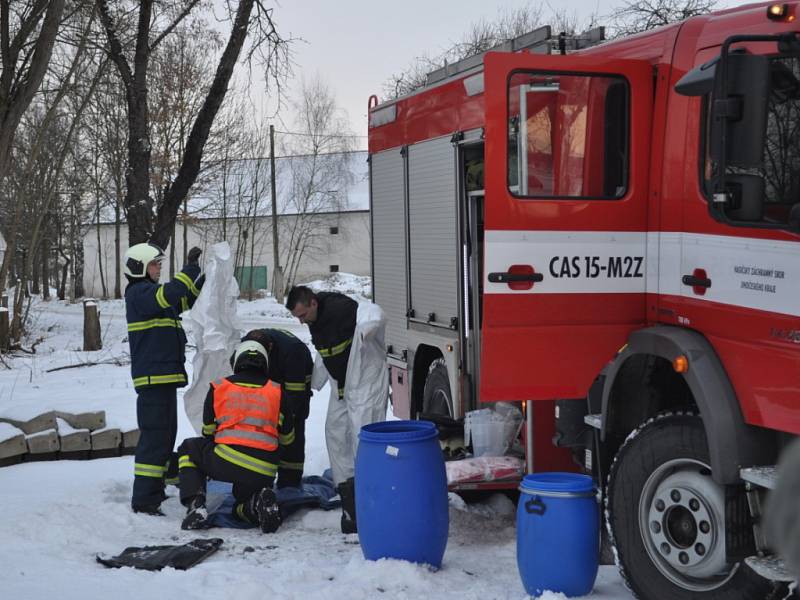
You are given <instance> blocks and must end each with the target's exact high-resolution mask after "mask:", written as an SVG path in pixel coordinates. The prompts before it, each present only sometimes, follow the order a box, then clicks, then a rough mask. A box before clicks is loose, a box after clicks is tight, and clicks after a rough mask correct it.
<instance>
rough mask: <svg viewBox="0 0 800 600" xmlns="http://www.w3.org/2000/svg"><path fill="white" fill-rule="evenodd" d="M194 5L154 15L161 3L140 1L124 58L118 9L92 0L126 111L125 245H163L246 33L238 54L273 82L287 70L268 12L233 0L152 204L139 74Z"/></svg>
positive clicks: (193, 0)
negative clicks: (171, 165)
mask: <svg viewBox="0 0 800 600" xmlns="http://www.w3.org/2000/svg"><path fill="white" fill-rule="evenodd" d="M198 4H199V0H188V2H187V3H186V4H185V5H180V6H174V7H173V8H174V10H173V11H172V12H170V11H166V12H165V13H163V14H158V13H157V12H156V9H157V8H158V7H160V6H162V5H161V4H156V3H155V2H154V0H140V2H139V3H138V19H137V26H136V35H135V44H134V46H135V48H134V49H133V53H132V55H130V52H126V48H125V46H124V44H123V40H122V39H121V38H120V36H119V33H118V29H117V22H118V20H119V19H120V17H119V16H118V15H119V14H120V13H122V12H123V11H124V8H125V7H124V6H120V7H118V8H117V10H116V11H113V10H112V8H111V7H110V6H109V2H108V1H107V0H96V6H97V10H98V13H99V15H100V19H101V21H102V23H103V26H104V29H105V31H106V36H107V38H108V50H109V54H110V56H111V59H112V60H113V61H114V64H115V65H116V67H117V70H118V71H119V74H120V77H121V79H122V81H123V84H124V86H125V93H126V102H127V108H128V171H127V175H126V183H127V190H126V195H125V206H126V210H127V217H128V226H129V238H130V243H132V244H135V243H138V242H142V241H145V240H147V239H153V240H154V241H155V242H156V243H158V244H160V245H162V246H165V245H166V244H167V242H168V241H169V239H170V237H171V235H172V231H173V227H174V223H175V218H176V215H177V213H178V209H179V207H180V205H181V202H183V200H184V198H185V197H186V194H187V193H188V191H189V188H190V187H191V186H192V184H194V182H195V180H196V178H197V174H198V172H199V170H200V161H201V158H202V156H203V150H204V147H205V143H206V140H207V139H208V136H209V132H210V130H211V126H212V124H213V122H214V119H215V117H216V116H217V113H218V112H219V109H220V106H221V105H222V102H223V100H224V99H225V94H226V92H227V89H228V84H229V82H230V79H231V76H232V74H233V68H234V66H235V65H236V63H237V61H238V59H239V56H240V54H241V52H242V48H243V47H244V44H245V40H246V37H247V35H248V33H253V38H252V41H251V45H250V48H249V50H248V51H247V52H246V56H247V58H248V59H250V58H252V57H253V56H254V54H256V53H259V55H260V56H261V58H262V59H264V66H265V69H266V72H267V75H268V77H269V78H271V79H272V80H273V81H276V82H280V80H281V79H282V77H283V76H285V74H286V73H287V71H288V69H289V56H288V52H289V50H288V43H289V42H288V40H286V39H284V38H283V37H281V36H280V34H279V33H278V30H277V28H276V25H275V23H274V21H273V18H272V13H273V11H272V9H268V8H266V7H265V6H264V5H263V4H262V3H261V1H260V0H240V1H239V2H238V5H237V7H236V11H235V15H234V16H233V23H232V25H231V32H230V36H229V37H228V41H227V43H226V45H225V48H224V50H223V52H222V55H221V57H220V60H219V63H218V64H217V68H216V72H215V75H214V78H213V81H212V83H211V85H210V87H209V89H208V92H207V94H206V96H205V99H204V101H203V105H202V107H201V108H200V110H199V111H198V113H197V116H196V118H195V120H194V122H193V124H192V127H191V131H190V132H189V135H188V138H187V139H186V143H185V145H184V153H183V157H182V159H181V162H180V166H179V167H178V170H177V174H176V176H175V179H174V180H172V181H170V182H169V183H168V184H167V186H166V189H165V190H164V195H163V200H162V202H161V204H160V205H158V206H154V202H153V198H152V196H151V195H150V193H149V192H150V190H149V186H150V176H151V166H152V165H151V151H152V145H151V141H150V107H149V102H148V81H147V74H148V72H149V67H150V59H151V56H152V53H153V51H154V49H155V48H157V47H158V45H159V44H160V43H161V42H162V41H163V40H164V39H165V38H166V37H167V36H168V35H169V34H170V33H171V32H172V31H173V30H174V29H175V28H176V27H177V26H178V25H179V24H180V22H181V21H182V20H183V19H185V18H186V17H187V16H188V15H189V14H190V13H192V11H193V10H194V9H195V8H196V7H197V5H198ZM154 208H155V209H156V211H155V223H154V222H153V216H154Z"/></svg>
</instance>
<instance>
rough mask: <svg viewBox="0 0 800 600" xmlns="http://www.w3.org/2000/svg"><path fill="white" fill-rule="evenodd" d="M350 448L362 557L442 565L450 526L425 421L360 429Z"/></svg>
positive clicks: (443, 478) (434, 435)
mask: <svg viewBox="0 0 800 600" xmlns="http://www.w3.org/2000/svg"><path fill="white" fill-rule="evenodd" d="M358 438H359V440H360V441H359V444H358V452H357V453H356V465H355V479H356V481H355V483H356V519H357V521H358V538H359V541H360V542H361V550H362V551H363V552H364V558H366V559H367V560H378V559H380V558H398V559H401V560H407V561H410V562H415V563H425V564H428V565H432V566H434V567H436V568H438V567H440V566H441V564H442V557H443V556H444V549H445V547H446V546H447V534H448V529H449V526H450V520H449V514H448V502H447V474H446V472H445V468H444V458H443V457H442V450H441V448H440V447H439V440H438V431H437V430H436V426H435V425H434V424H433V423H431V422H429V421H384V422H380V423H372V424H370V425H365V426H364V427H362V428H361V432H360V433H359V436H358Z"/></svg>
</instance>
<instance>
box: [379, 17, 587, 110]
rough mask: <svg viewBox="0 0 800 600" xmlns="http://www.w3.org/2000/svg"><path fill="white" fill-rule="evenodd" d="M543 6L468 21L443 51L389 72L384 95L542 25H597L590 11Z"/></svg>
mask: <svg viewBox="0 0 800 600" xmlns="http://www.w3.org/2000/svg"><path fill="white" fill-rule="evenodd" d="M547 6H548V8H549V14H545V11H544V9H543V7H542V5H541V4H540V5H537V6H533V5H532V4H531V5H528V6H522V7H519V8H516V9H501V10H499V11H498V13H497V17H496V18H495V19H494V20H492V21H487V20H485V19H482V20H480V21H476V22H475V23H472V24H471V25H470V26H469V28H468V29H467V31H466V32H465V33H464V35H463V36H462V37H461V39H460V40H459V41H457V42H455V43H453V44H451V45H450V46H449V47H448V48H447V49H446V50H444V51H443V52H440V53H439V54H433V55H431V54H430V53H424V54H422V55H421V56H419V57H417V58H415V59H414V60H413V61H412V62H411V64H410V65H409V66H408V67H407V68H406V69H405V70H404V71H402V72H400V73H399V74H395V75H392V76H391V77H390V78H389V79H388V80H387V81H386V82H385V83H384V85H383V91H384V94H385V95H386V96H387V97H388V98H397V97H399V96H404V95H406V94H410V93H411V92H413V91H414V90H416V89H419V88H420V87H422V86H424V85H425V83H426V81H427V76H428V73H430V72H431V71H434V70H436V69H439V68H441V67H443V66H445V65H447V64H450V63H453V62H457V61H459V60H461V59H463V58H466V57H468V56H474V55H476V54H481V53H483V52H486V51H488V50H490V49H491V48H493V47H495V46H497V45H498V44H502V43H504V42H506V41H508V40H511V39H514V38H516V37H519V36H520V35H523V34H525V33H528V32H531V31H533V30H534V29H537V28H539V27H542V26H544V25H550V26H551V27H553V29H554V30H555V31H558V32H564V33H566V34H568V35H574V34H576V33H577V32H579V31H582V30H586V29H589V28H591V27H595V26H596V25H597V21H598V17H597V15H595V14H593V13H592V14H589V15H587V16H585V17H583V18H581V17H579V16H577V14H570V13H568V12H567V11H566V10H564V9H554V8H552V7H550V5H549V4H548V5H547Z"/></svg>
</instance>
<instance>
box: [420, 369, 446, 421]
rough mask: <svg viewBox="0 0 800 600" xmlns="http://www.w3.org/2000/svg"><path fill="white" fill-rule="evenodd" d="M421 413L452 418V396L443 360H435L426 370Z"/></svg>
mask: <svg viewBox="0 0 800 600" xmlns="http://www.w3.org/2000/svg"><path fill="white" fill-rule="evenodd" d="M422 413H423V414H426V415H441V416H445V417H452V416H453V396H452V394H451V393H450V378H449V377H448V376H447V365H446V364H445V362H444V359H443V358H437V359H436V360H434V361H433V362H432V363H431V366H430V367H429V368H428V376H427V377H426V378H425V388H424V389H423V391H422Z"/></svg>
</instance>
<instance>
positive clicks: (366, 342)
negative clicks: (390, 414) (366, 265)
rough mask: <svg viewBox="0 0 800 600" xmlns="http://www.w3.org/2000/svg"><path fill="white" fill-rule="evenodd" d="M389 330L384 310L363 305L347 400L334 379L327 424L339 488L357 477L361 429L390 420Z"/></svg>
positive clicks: (352, 351)
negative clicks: (354, 474) (388, 403)
mask: <svg viewBox="0 0 800 600" xmlns="http://www.w3.org/2000/svg"><path fill="white" fill-rule="evenodd" d="M385 330H386V316H385V315H384V313H383V310H381V307H380V306H378V305H377V304H373V303H372V302H360V303H359V304H358V312H357V313H356V329H355V333H354V335H353V344H352V346H351V347H350V358H349V359H348V361H347V375H346V381H345V387H344V400H339V398H338V392H337V390H338V385H337V383H336V381H334V380H333V379H332V378H331V396H330V401H329V403H328V415H327V419H326V421H325V440H326V443H327V446H328V456H329V458H330V460H331V471H332V473H333V481H334V483H335V484H339V483H341V482H342V481H344V480H346V479H348V478H350V477H352V476H353V467H354V464H355V455H356V449H357V448H358V433H359V432H360V431H361V427H363V426H364V425H368V424H369V423H375V422H377V421H383V420H384V419H385V418H386V405H387V402H388V399H389V371H388V369H387V368H386V344H385V341H384V337H385Z"/></svg>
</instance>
